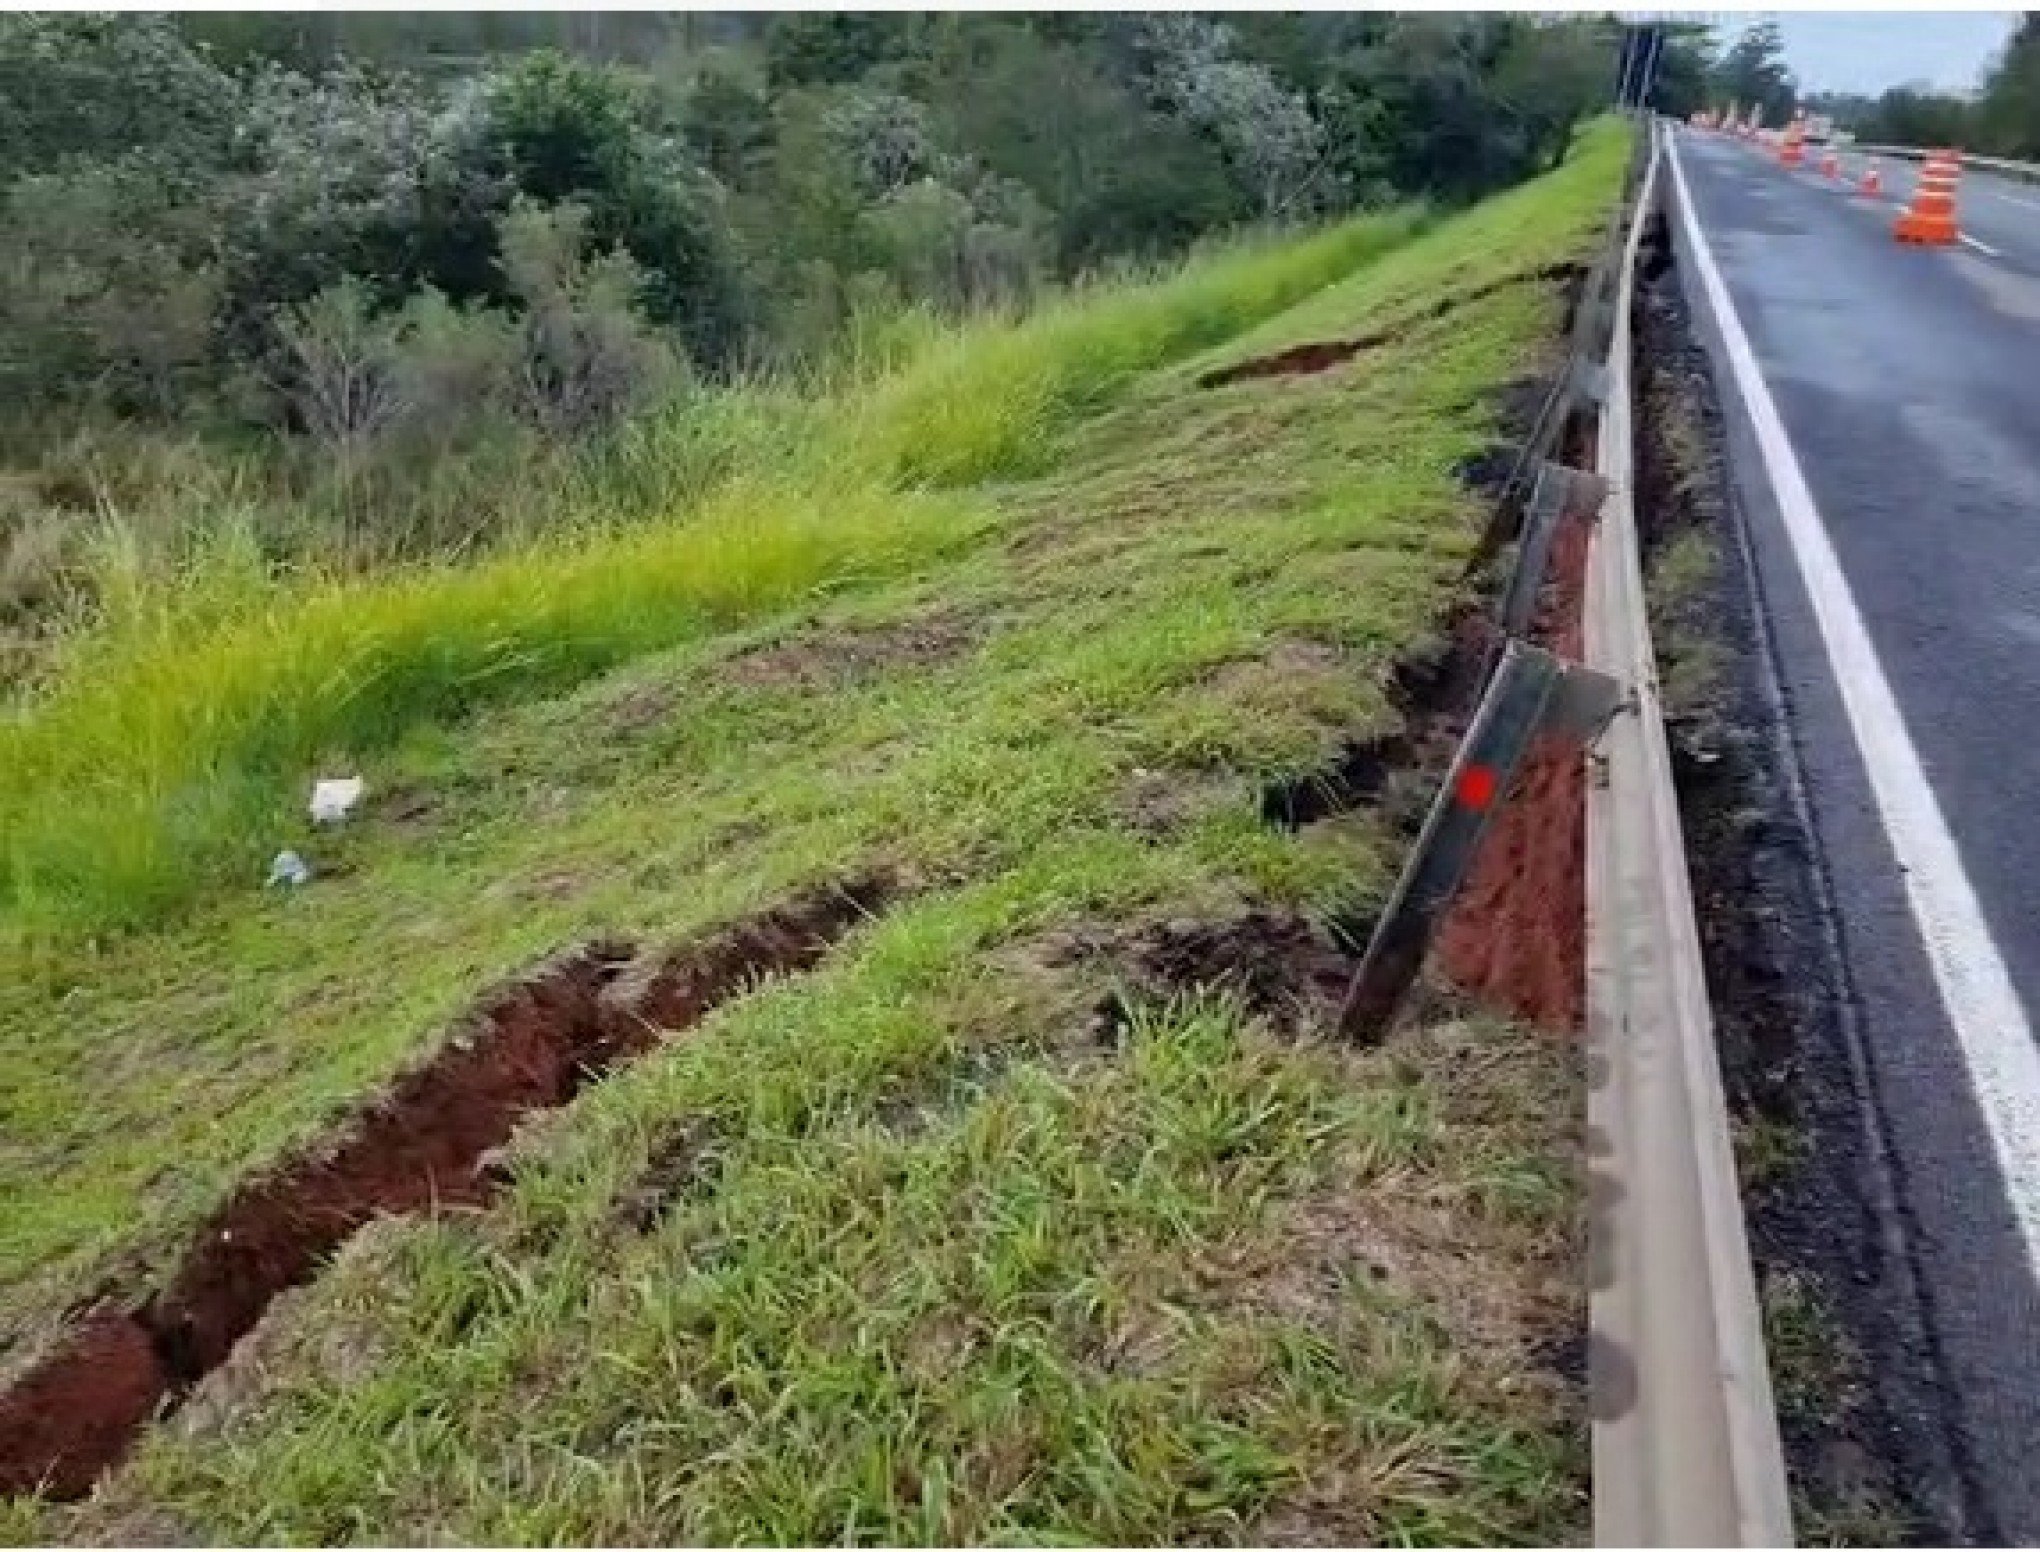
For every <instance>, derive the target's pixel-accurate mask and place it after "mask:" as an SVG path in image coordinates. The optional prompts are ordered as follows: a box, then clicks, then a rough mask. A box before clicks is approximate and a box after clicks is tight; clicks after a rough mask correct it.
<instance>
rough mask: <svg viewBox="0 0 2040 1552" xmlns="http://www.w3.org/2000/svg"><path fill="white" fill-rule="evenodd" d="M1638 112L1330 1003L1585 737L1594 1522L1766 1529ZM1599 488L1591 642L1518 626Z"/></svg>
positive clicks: (1351, 1007) (1440, 898) (1407, 979)
mask: <svg viewBox="0 0 2040 1552" xmlns="http://www.w3.org/2000/svg"><path fill="white" fill-rule="evenodd" d="M1638 122H1639V124H1640V125H1642V126H1643V127H1644V129H1645V138H1644V139H1643V140H1641V141H1639V146H1638V149H1639V154H1640V162H1633V163H1632V165H1631V169H1630V175H1629V178H1628V180H1627V182H1626V185H1625V190H1624V203H1625V206H1626V208H1627V211H1628V218H1627V220H1626V221H1625V220H1624V219H1623V218H1622V212H1620V211H1618V212H1617V215H1616V218H1615V219H1614V220H1612V221H1611V222H1610V225H1609V233H1608V238H1607V242H1606V247H1605V251H1604V252H1603V254H1602V255H1601V258H1600V261H1599V262H1598V263H1597V264H1596V265H1595V266H1594V268H1593V270H1592V275H1591V279H1590V281H1589V283H1588V285H1587V286H1586V287H1585V289H1584V292H1583V295H1582V298H1581V305H1580V308H1579V311H1578V313H1577V315H1576V319H1575V326H1574V331H1573V336H1572V340H1571V347H1572V349H1571V357H1570V359H1569V360H1568V362H1567V364H1566V367H1565V369H1564V371H1563V372H1561V373H1560V374H1559V376H1558V377H1557V378H1556V379H1555V381H1554V383H1553V386H1552V390H1551V392H1550V393H1549V394H1547V395H1546V399H1545V402H1544V405H1543V407H1542V409H1541V410H1540V411H1539V414H1538V417H1537V421H1536V424H1535V426H1534V427H1533V429H1532V432H1531V435H1530V437H1529V439H1528V441H1527V442H1526V443H1525V445H1524V447H1523V449H1522V450H1521V452H1520V454H1519V456H1518V458H1517V459H1516V463H1515V466H1514V468H1513V470H1512V472H1511V475H1510V479H1509V485H1508V487H1507V488H1506V490H1505V491H1504V494H1503V498H1502V500H1501V501H1500V502H1498V504H1497V518H1498V522H1499V523H1500V524H1502V525H1503V526H1504V527H1505V528H1507V529H1508V530H1510V531H1511V533H1512V536H1513V537H1515V538H1517V540H1518V543H1517V547H1516V560H1515V567H1514V571H1513V574H1512V575H1511V576H1510V577H1509V579H1508V583H1507V587H1506V589H1505V592H1504V601H1503V607H1502V622H1501V623H1502V625H1503V631H1504V634H1503V643H1502V647H1501V650H1500V652H1499V654H1498V655H1497V656H1496V657H1495V658H1494V659H1492V660H1491V661H1490V663H1489V665H1488V669H1487V673H1486V675H1485V683H1484V686H1483V692H1482V696H1481V701H1480V705H1479V707H1478V708H1477V710H1476V711H1475V713H1474V717H1473V720H1472V722H1471V723H1470V725H1469V726H1468V728H1467V731H1466V735H1465V737H1464V738H1463V739H1462V741H1461V744H1460V747H1459V749H1458V751H1457V753H1456V754H1455V756H1454V758H1453V762H1452V766H1451V769H1450V770H1449V771H1448V772H1447V773H1446V777H1445V780H1444V782H1443V783H1442V784H1441V786H1440V788H1439V790H1438V793H1437V795H1436V797H1435V798H1434V800H1433V802H1432V806H1431V812H1430V815H1429V817H1428V818H1427V819H1426V821H1425V825H1424V830H1423V833H1422V834H1421V835H1420V836H1419V837H1418V839H1417V842H1416V844H1415V846H1413V847H1412V848H1411V852H1410V855H1409V857H1408V858H1407V859H1406V860H1405V863H1404V866H1403V872H1402V876H1401V878H1400V879H1399V880H1398V882H1397V884H1396V888H1395V892H1394V894H1393V895H1392V896H1391V898H1390V901H1389V904H1388V907H1387V909H1386V910H1385V911H1384V912H1383V914H1382V917H1381V920H1380V921H1379V922H1377V923H1376V925H1375V929H1374V933H1373V936H1372V938H1371V939H1370V941H1369V943H1368V947H1367V953H1366V956H1365V958H1364V959H1363V960H1362V963H1361V966H1360V970H1359V972H1358V973H1357V974H1356V975H1355V976H1354V979H1353V984H1352V986H1351V988H1350V990H1349V991H1348V994H1347V998H1346V1002H1345V1006H1344V1007H1343V1008H1342V1010H1341V1014H1340V1028H1341V1030H1342V1031H1343V1032H1344V1033H1345V1034H1346V1035H1347V1036H1348V1037H1349V1038H1352V1039H1355V1040H1359V1041H1363V1042H1367V1041H1372V1040H1374V1039H1378V1038H1379V1037H1380V1036H1381V1034H1382V1033H1383V1032H1384V1031H1385V1030H1386V1029H1387V1028H1388V1027H1389V1024H1390V1021H1391V1020H1392V1018H1393V1016H1394V1014H1395V1010H1396V1007H1397V1005H1398V1003H1399V1002H1400V1001H1401V999H1402V997H1403V995H1404V993H1405V992H1406V991H1407V989H1408V988H1409V986H1410V985H1411V984H1412V982H1413V981H1414V980H1415V978H1416V975H1417V971H1418V968H1419V966H1420V965H1421V963H1422V961H1423V958H1424V953H1425V950H1426V948H1427V947H1428V945H1429V942H1430V938H1431V934H1432V931H1433V929H1434V927H1435V925H1436V923H1437V920H1438V918H1439V917H1440V916H1441V914H1442V913H1443V911H1444V909H1445V907H1446V905H1447V904H1448V903H1449V902H1450V900H1451V898H1452V895H1453V893H1454V892H1455V891H1456V889H1457V888H1458V886H1459V883H1460V881H1461V879H1462V878H1463V877H1464V875H1465V873H1466V871H1467V869H1468V867H1469V866H1470V865H1471V862H1472V859H1473V856H1474V854H1475V851H1476V850H1477V848H1478V846H1479V844H1480V840H1481V837H1482V835H1483V833H1484V832H1485V830H1486V828H1487V825H1488V822H1489V820H1490V818H1491V817H1492V810H1493V809H1494V808H1495V807H1496V806H1497V805H1498V804H1499V803H1501V802H1502V801H1504V800H1505V799H1506V797H1507V794H1508V791H1509V785H1510V777H1511V775H1512V774H1513V772H1514V771H1515V769H1516V768H1517V765H1518V763H1519V761H1520V760H1521V759H1522V757H1523V754H1524V752H1525V750H1526V749H1527V747H1528V745H1529V742H1530V740H1531V738H1532V737H1533V736H1534V735H1536V734H1537V733H1538V732H1539V731H1541V730H1550V731H1554V732H1557V733H1560V734H1562V735H1565V736H1568V737H1570V738H1573V739H1576V740H1579V741H1582V742H1588V743H1591V742H1592V741H1593V740H1594V739H1595V738H1597V737H1598V740H1599V743H1598V750H1597V758H1596V759H1595V760H1594V761H1593V764H1592V766H1591V771H1592V775H1591V778H1590V780H1589V782H1588V788H1587V801H1586V811H1587V812H1586V819H1587V878H1586V886H1587V887H1586V902H1587V914H1586V930H1587V963H1586V981H1587V985H1586V993H1587V1067H1588V1084H1587V1154H1588V1173H1589V1192H1588V1213H1589V1220H1590V1229H1589V1257H1588V1267H1589V1277H1588V1282H1589V1297H1588V1324H1589V1342H1588V1353H1589V1364H1588V1370H1589V1373H1588V1387H1589V1392H1590V1406H1589V1410H1590V1413H1591V1415H1592V1418H1593V1504H1594V1539H1595V1541H1596V1542H1597V1543H1599V1544H1601V1545H1604V1546H1625V1547H1638V1546H1782V1545H1787V1544H1789V1543H1790V1541H1791V1538H1792V1518H1791V1508H1790V1499H1789V1497H1788V1495H1787V1491H1786V1485H1785V1467H1784V1456H1783V1451H1782V1449H1781V1448H1780V1444H1779V1438H1778V1422H1777V1415H1776V1413H1775V1411H1774V1409H1773V1406H1772V1400H1771V1384H1770V1372H1769V1369H1768V1366H1767V1364H1766V1361H1765V1356H1764V1339H1763V1324H1762V1321H1761V1319H1760V1317H1759V1314H1758V1307H1757V1295H1756V1283H1755V1278H1754V1276H1753V1274H1752V1272H1751V1269H1750V1256H1749V1243H1748V1239H1747V1237H1746V1235H1745V1232H1744V1228H1743V1218H1742V1202H1741V1197H1740V1195H1739V1193H1738V1190H1737V1184H1736V1173H1735V1159H1734V1155H1733V1153H1732V1151H1731V1149H1730V1144H1729V1133H1728V1107H1727V1103H1726V1101H1725V1099H1724V1097H1723V1094H1722V1089H1721V1073H1720V1068H1719V1065H1718V1062H1717V1059H1716V1055H1715V1048H1714V1029H1713V1017H1712V1014H1711V1012H1710V1011H1709V1008H1708V1003H1707V987H1706V979H1705V974H1704V971H1703V968H1702V964H1701V958H1700V934H1699V928H1698V927H1697V925H1696V924H1695V921H1694V917H1693V900H1692V892H1691V887H1690V885H1689V884H1688V882H1687V877H1686V850H1685V844H1684V840H1683V838H1682V836H1681V834H1680V830H1679V812H1678V800H1677V798H1676V796H1675V794H1674V791H1673V787H1672V772H1671V756H1670V752H1669V750H1668V749H1667V747H1666V743H1665V731H1664V721H1663V714H1662V712H1661V711H1660V709H1659V703H1658V688H1657V668H1656V662H1655V658H1654V656H1653V653H1652V650H1651V640H1650V623H1649V618H1648V614H1647V612H1646V602H1645V596H1644V587H1643V566H1642V547H1641V544H1640V542H1639V540H1638V536H1637V529H1636V513H1635V507H1634V496H1633V492H1634V488H1635V487H1634V475H1635V459H1634V437H1633V417H1634V410H1633V402H1632V400H1633V393H1632V383H1631V371H1630V350H1631V330H1630V311H1631V307H1632V305H1633V303H1634V299H1635V284H1636V282H1635V275H1636V263H1637V254H1638V251H1639V249H1640V247H1641V244H1642V239H1643V227H1644V221H1645V219H1646V217H1647V216H1648V214H1649V213H1650V210H1651V201H1652V198H1653V195H1654V194H1655V192H1656V189H1657V183H1658V169H1659V165H1660V159H1661V156H1662V145H1661V141H1660V139H1659V137H1658V135H1657V133H1656V132H1655V128H1654V126H1653V125H1651V122H1650V121H1649V120H1647V119H1640V120H1639V121H1638ZM1604 351H1605V352H1606V354H1605V357H1603V354H1602V353H1603V352H1604ZM1603 359H1605V363H1606V364H1605V366H1604V365H1601V364H1600V363H1601V361H1602V360H1603ZM1588 405H1591V406H1593V407H1594V408H1596V409H1597V410H1598V412H1599V413H1598V432H1597V441H1596V471H1595V472H1593V473H1589V472H1586V471H1582V470H1568V469H1566V468H1564V467H1563V466H1561V465H1558V464H1554V463H1550V462H1548V461H1546V454H1547V453H1549V452H1550V451H1552V450H1553V449H1554V448H1555V447H1556V445H1557V442H1558V439H1559V437H1560V436H1561V434H1562V431H1563V428H1564V426H1565V425H1566V423H1567V422H1568V421H1569V420H1570V419H1571V417H1572V415H1573V413H1574V412H1575V410H1576V409H1580V408H1584V407H1586V406H1588ZM1596 510H1597V511H1598V517H1599V521H1598V523H1597V524H1596V526H1595V527H1594V529H1593V531H1592V540H1591V545H1590V548H1589V551H1588V559H1587V577H1586V591H1585V598H1584V600H1583V610H1584V616H1585V618H1584V621H1583V637H1584V646H1585V652H1586V661H1585V662H1584V663H1579V664H1569V663H1564V662H1561V661H1560V660H1559V659H1558V658H1556V657H1554V656H1553V655H1552V654H1551V653H1549V652H1547V651H1544V650H1543V649H1541V648H1537V647H1532V646H1528V645H1526V644H1524V643H1523V642H1522V641H1521V640H1520V639H1518V637H1519V636H1520V634H1521V632H1522V631H1523V630H1524V629H1526V628H1527V625H1528V623H1529V616H1530V612H1531V607H1532V604H1533V603H1534V600H1535V598H1536V593H1537V589H1538V586H1539V585H1540V583H1541V582H1542V580H1543V575H1544V571H1545V569H1546V567H1547V564H1548V559H1549V554H1550V548H1551V545H1550V540H1551V536H1552V532H1553V531H1554V529H1555V528H1556V527H1557V525H1558V524H1559V523H1560V522H1561V521H1562V520H1565V519H1567V518H1568V517H1577V518H1584V517H1585V516H1586V515H1588V514H1591V513H1593V512H1595V511H1596ZM1625 694H1626V703H1625V700H1624V697H1625ZM1618 708H1619V709H1618Z"/></svg>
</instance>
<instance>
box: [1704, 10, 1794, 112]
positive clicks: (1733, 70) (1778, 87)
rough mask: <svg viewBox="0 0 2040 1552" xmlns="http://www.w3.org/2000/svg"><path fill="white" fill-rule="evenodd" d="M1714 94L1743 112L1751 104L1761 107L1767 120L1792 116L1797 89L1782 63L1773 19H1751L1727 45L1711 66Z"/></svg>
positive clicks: (1780, 38) (1780, 39)
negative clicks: (1751, 22) (1742, 31)
mask: <svg viewBox="0 0 2040 1552" xmlns="http://www.w3.org/2000/svg"><path fill="white" fill-rule="evenodd" d="M1714 95H1715V96H1716V97H1717V98H1719V99H1721V100H1722V101H1723V102H1724V103H1727V102H1734V103H1738V104H1740V105H1741V106H1742V108H1743V110H1744V111H1745V112H1747V111H1748V110H1749V109H1750V108H1751V107H1752V106H1754V107H1756V108H1758V109H1760V110H1762V112H1763V116H1764V118H1765V120H1766V122H1768V123H1772V124H1779V123H1783V122H1784V121H1785V120H1786V119H1789V118H1790V117H1791V116H1792V110H1793V108H1795V107H1796V106H1797V105H1798V102H1799V91H1798V87H1797V84H1796V83H1795V82H1794V81H1793V79H1792V72H1791V71H1790V70H1789V69H1788V68H1786V65H1785V40H1784V38H1783V36H1782V35H1781V34H1780V33H1779V31H1778V24H1777V23H1776V22H1769V21H1765V22H1757V23H1754V24H1753V25H1751V26H1750V27H1749V28H1748V29H1746V30H1745V31H1744V33H1743V35H1742V36H1741V37H1739V38H1737V39H1736V40H1735V42H1734V43H1732V44H1731V45H1729V48H1728V52H1726V53H1725V54H1723V55H1722V56H1721V62H1720V63H1719V64H1717V65H1716V66H1715V68H1714Z"/></svg>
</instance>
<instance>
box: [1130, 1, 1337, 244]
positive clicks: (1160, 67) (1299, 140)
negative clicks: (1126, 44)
mask: <svg viewBox="0 0 2040 1552" xmlns="http://www.w3.org/2000/svg"><path fill="white" fill-rule="evenodd" d="M1143 21H1144V24H1145V25H1144V28H1143V33H1142V37H1141V39H1140V42H1141V45H1142V52H1143V53H1144V54H1145V55H1146V56H1147V60H1148V64H1147V69H1146V78H1147V86H1148V90H1149V93H1150V95H1151V97H1152V99H1153V100H1154V102H1155V103H1156V104H1157V105H1159V106H1160V107H1162V108H1163V109H1165V110H1166V111H1168V112H1170V113H1173V114H1175V115H1177V116H1179V117H1181V118H1183V119H1184V120H1186V121H1187V122H1189V123H1190V124H1192V125H1193V126H1195V127H1196V128H1197V129H1199V130H1200V131H1202V132H1203V133H1204V134H1206V135H1208V136H1209V137H1210V138H1211V139H1212V140H1213V141H1214V142H1215V143H1216V145H1217V146H1218V148H1219V151H1220V153H1221V155H1222V156H1223V158H1224V160H1225V162H1226V165H1227V166H1228V167H1229V168H1230V169H1231V171H1232V174H1233V177H1234V179H1235V181H1236V182H1237V183H1238V184H1239V186H1240V188H1241V191H1242V192H1243V193H1244V194H1245V196H1246V198H1247V200H1248V203H1249V205H1250V208H1252V210H1253V211H1254V213H1255V214H1257V215H1261V216H1284V215H1295V214H1301V213H1303V212H1304V210H1305V208H1306V201H1307V200H1308V199H1309V198H1311V197H1312V196H1313V195H1316V196H1317V197H1318V199H1319V200H1320V202H1323V203H1329V196H1330V194H1331V192H1332V190H1331V189H1330V187H1329V186H1328V183H1327V179H1326V178H1325V176H1324V174H1325V172H1326V157H1325V143H1324V132H1323V130H1322V129H1321V128H1320V126H1319V124H1318V122H1317V120H1316V119H1315V118H1313V117H1312V116H1311V111H1310V108H1309V105H1308V104H1306V103H1305V101H1304V100H1303V98H1302V97H1300V96H1298V95H1297V94H1295V93H1293V92H1290V91H1288V90H1286V89H1284V88H1283V86H1282V85H1281V84H1280V83H1279V82H1277V81H1276V79H1275V77H1274V75H1273V74H1272V73H1271V72H1270V71H1269V70H1268V69H1267V67H1266V66H1264V65H1260V64H1257V63H1255V62H1254V61H1252V60H1248V59H1239V58H1235V57H1234V55H1233V37H1232V34H1231V32H1230V31H1228V30H1227V29H1226V28H1224V27H1222V26H1220V25H1219V24H1217V23H1215V22H1212V21H1209V20H1207V19H1205V18H1203V17H1199V16H1193V15H1189V14H1185V13H1172V12H1157V13H1154V14H1153V15H1151V16H1148V17H1145V18H1143Z"/></svg>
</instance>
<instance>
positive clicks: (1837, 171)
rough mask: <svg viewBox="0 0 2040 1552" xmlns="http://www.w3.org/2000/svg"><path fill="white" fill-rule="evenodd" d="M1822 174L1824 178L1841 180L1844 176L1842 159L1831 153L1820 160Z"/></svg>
mask: <svg viewBox="0 0 2040 1552" xmlns="http://www.w3.org/2000/svg"><path fill="white" fill-rule="evenodd" d="M1820 173H1821V176H1822V177H1823V178H1839V177H1840V176H1841V175H1842V159H1841V158H1840V157H1839V156H1837V155H1835V153H1834V152H1832V151H1830V152H1828V153H1827V155H1825V156H1823V157H1822V158H1821V159H1820Z"/></svg>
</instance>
